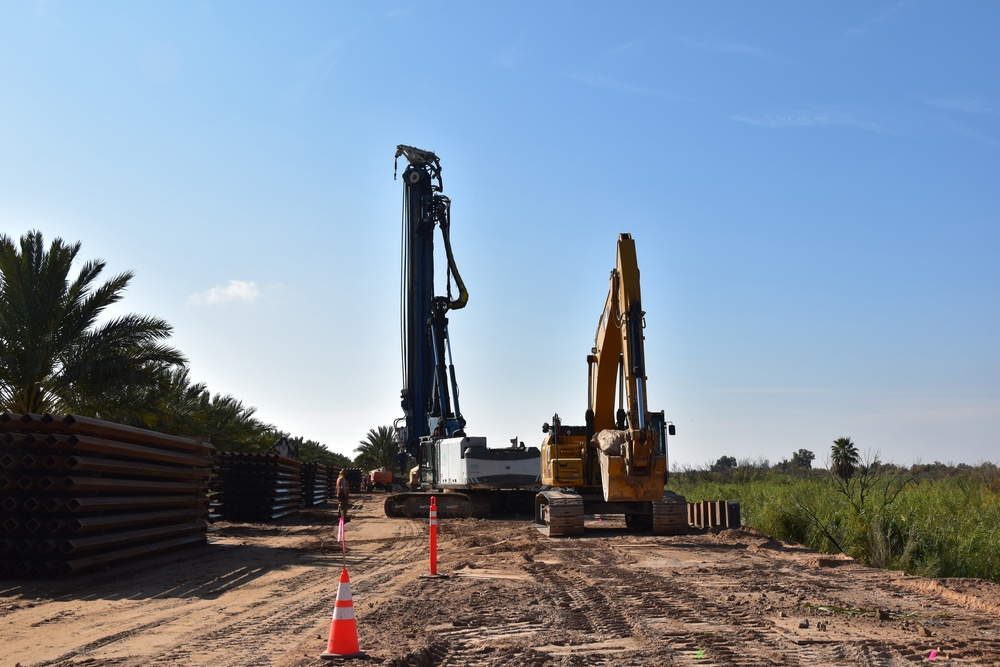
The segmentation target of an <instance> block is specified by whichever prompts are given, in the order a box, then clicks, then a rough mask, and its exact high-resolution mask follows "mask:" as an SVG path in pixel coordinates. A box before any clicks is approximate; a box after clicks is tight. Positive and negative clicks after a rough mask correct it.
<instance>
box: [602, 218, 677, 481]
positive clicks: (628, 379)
mask: <svg viewBox="0 0 1000 667" xmlns="http://www.w3.org/2000/svg"><path fill="white" fill-rule="evenodd" d="M617 254H618V261H617V263H616V266H615V268H614V270H612V271H611V280H610V283H611V284H610V287H609V289H608V298H607V300H606V301H605V304H604V311H603V312H602V313H601V319H600V321H599V323H598V325H597V335H596V336H595V338H594V347H593V350H592V353H591V354H590V355H589V356H588V357H587V362H588V367H589V373H588V375H589V382H588V384H589V389H590V391H589V405H588V406H587V418H588V421H589V420H590V419H591V415H593V432H594V433H595V434H596V435H600V434H601V433H602V432H605V431H617V432H619V433H618V434H616V435H615V436H614V438H615V439H616V440H618V441H620V443H621V445H622V447H621V449H622V456H623V457H624V459H625V467H626V470H627V471H628V473H629V475H648V474H650V467H651V465H652V463H653V456H654V454H655V453H656V452H657V450H658V446H659V443H658V437H657V435H658V434H656V433H655V432H653V431H652V429H651V428H650V424H649V417H648V413H647V408H646V362H645V355H644V352H643V335H642V328H643V317H644V316H645V312H643V310H642V295H641V293H640V289H639V264H638V262H637V261H636V255H635V241H633V240H632V236H631V235H630V234H619V235H618V253H617ZM616 386H617V388H618V390H619V391H618V392H617V394H618V396H619V399H620V402H619V405H620V406H622V407H619V409H618V410H617V411H616V410H615V395H616ZM611 438H612V435H611V434H605V436H603V437H602V439H604V440H608V439H611Z"/></svg>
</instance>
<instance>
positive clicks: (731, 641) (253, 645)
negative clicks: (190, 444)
mask: <svg viewBox="0 0 1000 667" xmlns="http://www.w3.org/2000/svg"><path fill="white" fill-rule="evenodd" d="M382 499H383V496H382V495H380V494H374V495H371V496H361V497H359V498H358V499H357V503H356V505H357V506H356V508H355V514H354V516H355V518H354V520H353V521H352V522H351V523H349V524H348V539H349V541H348V547H349V552H348V554H347V557H346V563H347V567H348V570H349V572H350V577H351V585H352V590H353V593H354V603H355V610H356V614H357V618H358V627H359V638H360V644H361V648H362V650H364V651H366V652H367V653H368V659H367V660H366V661H363V662H358V663H356V664H365V662H371V663H381V664H383V665H386V666H387V667H401V666H404V665H406V666H414V667H430V666H440V667H461V666H470V667H471V666H486V667H501V666H507V665H509V666H510V667H514V666H515V665H517V666H520V665H538V666H542V665H546V666H548V665H608V666H611V665H615V666H630V665H635V666H637V667H638V666H640V665H641V666H642V667H650V666H652V665H699V666H712V665H789V666H792V665H802V666H810V665H816V666H819V665H864V666H871V667H875V666H896V665H909V664H915V663H925V662H927V661H928V657H929V656H931V652H932V651H936V654H935V655H934V663H933V664H944V665H998V664H1000V621H998V618H1000V586H997V585H995V584H990V583H986V582H982V581H979V580H969V579H962V580H955V579H953V580H946V581H932V580H927V579H922V578H919V577H912V576H907V575H903V574H900V573H894V572H885V571H881V570H873V569H868V568H864V567H860V566H858V565H856V564H854V563H852V562H851V561H848V560H846V559H839V558H833V557H829V556H821V555H819V554H816V553H814V552H811V551H808V550H806V549H803V548H800V547H796V546H792V545H788V544H783V543H779V542H776V541H773V540H769V539H768V538H766V537H763V536H760V535H756V534H754V533H752V532H750V531H745V530H741V531H726V532H722V533H717V534H695V535H688V536H684V537H651V536H636V535H633V534H629V533H626V532H625V531H624V525H623V523H622V522H620V521H618V520H598V518H597V517H595V518H594V520H593V521H589V522H588V528H589V529H590V531H589V533H588V535H587V536H586V537H583V538H573V539H563V540H556V539H548V538H543V537H542V536H541V535H539V534H538V533H537V531H535V530H534V528H533V527H531V525H530V523H529V522H528V521H527V520H502V521H496V520H475V519H464V520H451V521H442V524H441V528H440V533H439V535H440V544H439V550H440V554H439V557H440V561H439V563H440V565H439V568H440V570H441V571H442V572H447V573H449V574H451V575H452V576H451V577H450V578H449V579H446V580H428V579H421V578H420V577H419V575H421V574H425V573H427V572H428V563H427V543H426V542H427V525H426V522H425V521H413V520H390V519H385V518H383V517H382V516H381V504H382ZM334 521H335V512H334V510H333V509H332V508H323V509H318V510H314V511H309V512H306V513H303V514H301V515H299V516H297V517H292V518H291V519H290V520H286V521H283V522H281V523H280V524H278V525H252V526H250V525H240V524H225V523H223V524H219V525H217V526H216V527H215V528H214V529H213V530H212V532H211V533H210V545H209V546H208V547H207V548H198V549H191V550H187V551H180V552H177V553H175V554H172V555H169V556H165V557H159V558H153V559H148V560H145V561H138V562H135V563H131V564H126V565H121V566H117V567H115V568H113V569H110V570H108V571H104V572H99V573H91V574H87V575H82V576H78V577H75V578H70V579H63V580H57V581H48V582H43V581H31V582H14V581H0V665H2V666H10V667H14V666H15V665H21V667H29V666H32V667H41V666H43V665H51V666H55V665H59V666H69V665H88V666H89V667H104V666H110V665H115V666H122V667H138V666H143V667H145V666H148V665H168V666H181V665H183V666H193V667H199V666H206V667H209V666H210V667H229V666H243V665H262V666H264V665H267V666H275V667H292V666H301V667H305V666H308V667H316V666H318V665H321V664H329V663H327V662H325V661H323V660H321V659H320V658H319V657H318V656H319V654H320V653H321V652H322V651H323V650H324V649H325V648H326V640H327V636H328V633H329V630H330V617H331V614H332V612H333V602H334V598H335V596H336V588H337V581H338V578H339V574H340V568H341V566H342V560H343V556H342V555H341V553H340V547H339V545H338V544H337V543H336V542H335V539H334V537H335V529H334V527H333V522H334ZM806 626H807V627H806Z"/></svg>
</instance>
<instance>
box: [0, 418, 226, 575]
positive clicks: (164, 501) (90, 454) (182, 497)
mask: <svg viewBox="0 0 1000 667" xmlns="http://www.w3.org/2000/svg"><path fill="white" fill-rule="evenodd" d="M214 452H215V448H214V447H212V445H210V444H208V443H207V442H205V441H203V440H201V439H193V438H181V437H177V436H171V435H165V434H163V433H157V432H155V431H148V430H145V429H139V428H133V427H129V426H123V425H121V424H114V423H112V422H107V421H102V420H99V419H91V418H88V417H80V416H75V415H48V414H46V415H18V414H13V413H6V412H5V413H0V509H2V510H3V512H2V514H0V576H4V575H6V576H31V575H41V576H44V575H50V574H71V573H76V572H80V571H83V570H88V569H93V568H97V567H104V566H107V565H111V564H114V563H118V562H121V561H125V560H130V559H134V558H138V557H141V556H148V555H153V554H159V553H163V552H166V551H170V550H173V549H178V548H180V547H187V546H196V545H203V544H205V542H206V533H207V522H206V519H207V516H208V479H209V474H210V470H211V465H212V456H213V454H214Z"/></svg>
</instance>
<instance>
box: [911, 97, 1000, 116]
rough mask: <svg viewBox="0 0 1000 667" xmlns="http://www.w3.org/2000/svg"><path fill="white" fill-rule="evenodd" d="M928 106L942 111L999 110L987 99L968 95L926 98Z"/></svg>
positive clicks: (994, 112)
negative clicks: (986, 100)
mask: <svg viewBox="0 0 1000 667" xmlns="http://www.w3.org/2000/svg"><path fill="white" fill-rule="evenodd" d="M923 102H924V103H925V104H927V105H928V106H931V107H934V108H935V109H941V110H942V111H958V112H960V113H971V114H990V115H996V114H997V110H996V109H995V108H993V107H992V106H991V105H990V104H988V103H986V102H985V101H983V100H981V99H979V98H976V97H968V96H966V95H951V96H949V97H931V98H924V99H923Z"/></svg>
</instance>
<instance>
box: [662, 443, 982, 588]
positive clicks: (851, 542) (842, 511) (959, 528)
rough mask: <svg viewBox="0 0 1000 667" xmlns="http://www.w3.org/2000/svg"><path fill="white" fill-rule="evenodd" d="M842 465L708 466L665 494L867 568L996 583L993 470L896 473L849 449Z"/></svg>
mask: <svg viewBox="0 0 1000 667" xmlns="http://www.w3.org/2000/svg"><path fill="white" fill-rule="evenodd" d="M842 440H847V442H848V443H850V440H849V439H847V438H843V439H838V440H837V441H836V443H839V445H840V446H841V448H843V449H846V450H847V453H850V447H846V448H845V447H844V443H843V442H842ZM850 445H851V447H853V446H854V445H853V443H850ZM837 446H838V445H837V444H835V447H837ZM802 451H803V450H799V452H797V453H801V452H802ZM799 458H800V459H801V456H800V457H799ZM831 458H832V457H831ZM848 458H850V457H848ZM844 463H846V465H844ZM844 463H832V464H831V470H830V471H826V470H809V469H806V468H804V467H793V466H790V465H789V462H787V461H785V462H783V463H782V464H779V465H776V466H774V467H771V466H770V465H768V463H767V462H766V461H756V462H754V461H741V462H740V463H739V465H737V466H736V467H735V468H733V469H731V470H722V471H720V470H712V468H715V466H714V465H707V466H706V468H708V469H706V470H695V469H684V470H675V471H674V472H673V473H672V475H671V478H670V484H669V487H670V489H671V490H673V491H676V492H677V493H681V494H683V495H685V496H687V498H688V500H689V501H699V500H723V499H725V500H739V501H740V508H741V511H742V518H743V524H744V525H745V526H747V527H750V528H753V529H755V530H759V531H760V532H762V533H764V534H766V535H769V536H771V537H775V538H778V539H781V540H786V541H792V542H797V543H800V544H803V545H805V546H808V547H810V548H812V549H816V550H817V551H822V552H826V553H845V554H847V555H849V556H851V557H853V558H855V559H857V560H858V561H859V562H861V563H863V564H865V565H868V566H871V567H887V568H891V569H898V570H903V571H906V572H908V573H911V574H918V575H923V576H928V577H980V578H984V579H991V580H993V581H997V582H1000V470H998V468H997V466H995V465H994V464H992V463H983V464H980V465H978V466H969V465H965V464H959V465H958V466H949V465H944V464H942V463H934V464H931V465H915V466H913V467H911V468H900V467H898V466H894V465H892V464H887V463H882V462H881V461H879V460H878V457H877V455H876V456H869V457H868V460H862V458H861V457H859V456H858V455H857V450H856V448H855V450H854V459H853V461H852V460H848V461H845V462H844ZM848 466H849V467H850V469H851V472H850V473H849V474H848V473H847V470H848Z"/></svg>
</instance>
